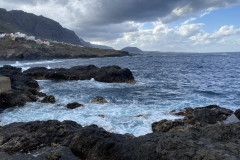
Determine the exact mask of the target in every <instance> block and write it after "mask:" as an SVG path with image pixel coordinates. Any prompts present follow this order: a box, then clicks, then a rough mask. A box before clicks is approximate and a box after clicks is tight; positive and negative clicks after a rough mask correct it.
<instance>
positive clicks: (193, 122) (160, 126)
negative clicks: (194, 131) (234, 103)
mask: <svg viewBox="0 0 240 160" xmlns="http://www.w3.org/2000/svg"><path fill="white" fill-rule="evenodd" d="M232 113H233V111H231V110H229V109H226V108H222V107H219V106H217V105H210V106H206V107H197V108H195V109H192V108H187V109H184V111H180V112H178V113H174V114H175V115H181V116H183V115H185V117H184V119H177V120H175V121H170V120H161V121H159V122H154V123H153V124H152V130H153V132H168V131H175V130H182V129H188V128H189V127H196V126H205V125H208V124H216V123H217V122H222V121H224V120H226V119H227V118H228V117H229V116H231V115H232ZM171 114H173V111H171Z"/></svg>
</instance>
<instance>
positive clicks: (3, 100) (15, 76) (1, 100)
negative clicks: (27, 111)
mask: <svg viewBox="0 0 240 160" xmlns="http://www.w3.org/2000/svg"><path fill="white" fill-rule="evenodd" d="M0 75H3V76H6V77H9V78H10V80H11V88H12V90H11V91H10V92H6V93H2V94H0V109H6V108H9V107H15V106H23V105H24V104H25V103H26V102H35V101H37V94H38V91H39V85H38V82H37V81H36V80H34V79H33V78H32V77H29V76H26V75H25V74H23V73H22V72H21V68H16V67H12V66H3V67H0Z"/></svg>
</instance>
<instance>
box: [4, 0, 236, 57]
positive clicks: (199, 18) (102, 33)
mask: <svg viewBox="0 0 240 160" xmlns="http://www.w3.org/2000/svg"><path fill="white" fill-rule="evenodd" d="M0 7H1V8H5V9H7V10H23V11H25V12H29V13H34V14H36V15H43V16H45V17H48V18H51V19H53V20H55V21H57V22H59V23H60V24H61V25H62V26H63V27H65V28H68V29H71V30H73V31H75V33H76V34H77V35H78V36H79V37H81V38H83V39H84V40H86V41H90V42H92V43H94V44H101V45H107V46H111V47H113V48H115V49H122V48H124V47H126V46H133V47H138V48H140V49H142V50H145V51H163V52H165V51H174V52H236V51H238V52H239V51H240V47H239V46H240V0H0Z"/></svg>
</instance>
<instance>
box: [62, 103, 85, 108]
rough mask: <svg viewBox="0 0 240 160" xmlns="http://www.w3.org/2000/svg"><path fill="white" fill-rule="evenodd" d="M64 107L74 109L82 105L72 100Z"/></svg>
mask: <svg viewBox="0 0 240 160" xmlns="http://www.w3.org/2000/svg"><path fill="white" fill-rule="evenodd" d="M65 107H66V108H68V109H75V108H78V107H84V105H83V104H79V103H77V102H73V103H69V104H67V105H66V106H65Z"/></svg>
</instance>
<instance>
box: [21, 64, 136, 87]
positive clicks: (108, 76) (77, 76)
mask: <svg viewBox="0 0 240 160" xmlns="http://www.w3.org/2000/svg"><path fill="white" fill-rule="evenodd" d="M24 74H26V75H28V76H31V77H33V78H35V79H38V80H41V79H48V80H90V79H91V78H94V79H95V80H96V81H99V82H107V83H135V80H134V77H133V75H132V72H131V71H130V70H129V69H127V68H125V69H121V68H120V67H118V66H108V67H102V68H97V67H96V66H94V65H89V66H75V67H72V68H70V69H65V68H57V69H47V68H45V67H35V68H30V69H29V70H26V71H24Z"/></svg>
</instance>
